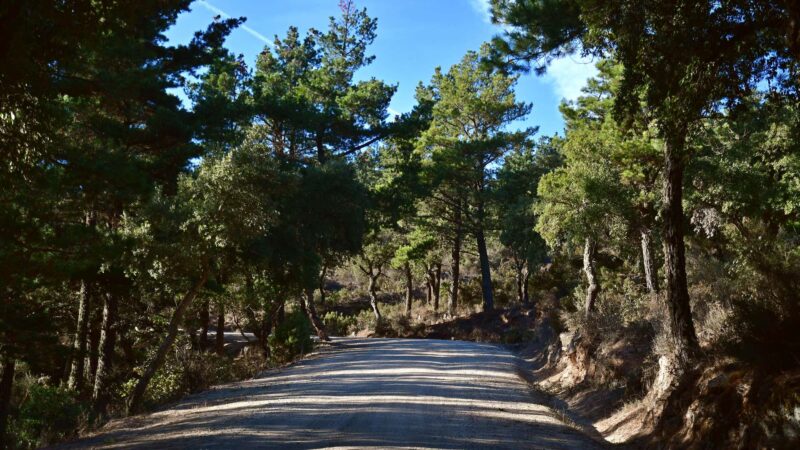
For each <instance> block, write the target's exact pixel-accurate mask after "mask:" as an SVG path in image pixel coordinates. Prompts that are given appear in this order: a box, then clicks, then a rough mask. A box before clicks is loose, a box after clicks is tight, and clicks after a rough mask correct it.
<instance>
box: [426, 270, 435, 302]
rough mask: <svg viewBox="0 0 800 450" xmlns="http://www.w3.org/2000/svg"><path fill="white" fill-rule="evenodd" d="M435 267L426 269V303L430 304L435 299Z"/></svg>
mask: <svg viewBox="0 0 800 450" xmlns="http://www.w3.org/2000/svg"><path fill="white" fill-rule="evenodd" d="M433 277H434V274H433V267H430V268H426V269H425V304H426V305H430V304H431V302H432V301H433V283H435V281H434V280H433Z"/></svg>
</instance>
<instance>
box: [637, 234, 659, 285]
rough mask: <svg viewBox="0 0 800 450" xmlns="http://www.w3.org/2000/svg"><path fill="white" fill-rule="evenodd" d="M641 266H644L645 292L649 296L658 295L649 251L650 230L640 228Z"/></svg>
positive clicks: (654, 266) (656, 281)
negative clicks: (648, 293)
mask: <svg viewBox="0 0 800 450" xmlns="http://www.w3.org/2000/svg"><path fill="white" fill-rule="evenodd" d="M641 234H642V264H643V265H644V279H645V283H647V290H648V292H650V293H651V294H657V293H658V276H657V272H656V263H655V260H654V258H653V252H652V250H651V245H652V240H651V237H650V230H648V229H647V228H642V230H641Z"/></svg>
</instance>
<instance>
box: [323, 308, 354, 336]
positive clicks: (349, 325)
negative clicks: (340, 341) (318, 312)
mask: <svg viewBox="0 0 800 450" xmlns="http://www.w3.org/2000/svg"><path fill="white" fill-rule="evenodd" d="M322 322H323V323H324V324H325V329H326V330H328V333H330V334H331V335H333V336H347V335H349V334H350V333H351V332H353V331H355V329H356V322H357V321H356V318H355V317H354V316H346V315H344V314H341V313H338V312H336V311H329V312H328V313H327V314H325V315H324V316H322Z"/></svg>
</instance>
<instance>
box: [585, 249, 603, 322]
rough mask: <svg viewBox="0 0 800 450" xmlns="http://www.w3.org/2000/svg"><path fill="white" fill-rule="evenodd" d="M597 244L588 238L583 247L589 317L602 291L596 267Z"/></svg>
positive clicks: (586, 307) (587, 312) (586, 306)
mask: <svg viewBox="0 0 800 450" xmlns="http://www.w3.org/2000/svg"><path fill="white" fill-rule="evenodd" d="M596 247H597V245H596V244H595V242H594V240H592V239H591V238H586V243H585V244H584V247H583V273H584V274H586V282H587V286H586V303H585V305H584V307H585V311H584V312H585V314H586V317H587V318H588V317H589V315H590V314H591V313H592V311H594V306H595V305H594V304H595V301H596V300H597V293H598V292H600V285H599V284H598V283H597V273H596V271H595V267H594V265H595V264H594V259H595V254H596V252H597V248H596Z"/></svg>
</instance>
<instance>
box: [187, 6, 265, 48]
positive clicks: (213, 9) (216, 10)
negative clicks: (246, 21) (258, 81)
mask: <svg viewBox="0 0 800 450" xmlns="http://www.w3.org/2000/svg"><path fill="white" fill-rule="evenodd" d="M197 3H199V4H201V5H203V7H204V8H206V9H207V10H209V11H211V12H213V13H214V14H219V15H220V16H222V17H225V18H229V17H231V15H230V14H228V13H226V12H225V11H223V10H221V9H219V8H217V7H216V6H214V5H212V4H211V3H209V2H207V1H206V0H198V2H197ZM240 28H241V29H242V30H244V31H246V32H247V33H248V34H250V36H253V37H254V38H256V39H258V40H260V41H261V42H263V43H265V44H267V45H268V46H270V47H272V41H271V40H270V39H269V38H267V37H266V36H264V35H263V34H261V33H259V32H258V31H256V30H254V29H252V28H250V27H248V26H247V25H242V26H241V27H240Z"/></svg>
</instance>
